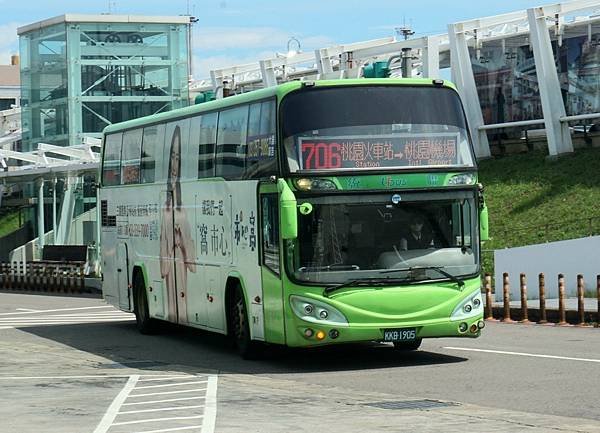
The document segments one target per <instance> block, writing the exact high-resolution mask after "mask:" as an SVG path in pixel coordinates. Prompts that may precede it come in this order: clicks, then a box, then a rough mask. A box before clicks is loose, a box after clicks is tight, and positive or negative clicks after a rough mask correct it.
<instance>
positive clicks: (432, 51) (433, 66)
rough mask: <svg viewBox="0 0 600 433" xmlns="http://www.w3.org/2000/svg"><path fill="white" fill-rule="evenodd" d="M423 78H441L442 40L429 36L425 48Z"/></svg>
mask: <svg viewBox="0 0 600 433" xmlns="http://www.w3.org/2000/svg"><path fill="white" fill-rule="evenodd" d="M422 76H423V78H432V79H436V78H440V39H439V38H438V37H436V36H428V37H427V42H426V44H425V48H423V73H422Z"/></svg>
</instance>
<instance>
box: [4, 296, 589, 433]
mask: <svg viewBox="0 0 600 433" xmlns="http://www.w3.org/2000/svg"><path fill="white" fill-rule="evenodd" d="M48 310H55V311H48ZM56 310H60V311H56ZM0 360H1V361H0V389H2V392H1V393H0V420H2V421H0V424H1V426H2V428H0V431H2V432H3V433H4V432H7V433H9V432H14V433H27V432H57V433H58V432H61V433H69V432H73V433H82V432H94V433H100V432H108V433H119V432H121V433H124V432H128V433H132V432H163V431H164V432H166V431H184V432H185V431H197V432H201V433H207V432H208V433H209V432H211V431H216V432H226V433H228V432H240V433H241V432H244V433H247V432H261V433H263V432H265V433H266V432H291V431H294V432H314V431H328V432H366V431H368V432H417V431H418V432H430V431H431V432H439V431H444V432H454V431H456V432H458V431H461V432H464V431H480V432H488V431H489V432H492V431H493V432H515V431H531V432H545V431H564V432H575V431H581V432H584V431H585V432H600V410H598V405H597V400H598V389H600V374H599V373H600V329H596V328H587V329H585V328H584V329H582V328H573V327H569V328H557V327H551V326H535V325H518V324H515V325H507V324H496V323H492V324H489V325H488V327H487V328H486V329H485V330H484V335H483V336H482V337H481V338H480V339H477V340H462V339H459V340H457V339H439V340H429V341H426V342H425V343H424V344H423V347H422V350H420V351H418V352H415V353H410V354H401V353H398V352H396V351H394V350H393V348H391V347H389V346H385V345H377V344H364V345H353V346H345V347H335V348H329V349H324V350H304V351H298V350H281V349H271V350H269V351H268V352H267V356H266V359H264V360H261V361H252V362H248V361H242V360H241V359H239V358H238V356H237V355H236V354H235V353H234V352H233V351H232V349H231V348H230V347H229V345H228V343H227V342H226V340H225V339H224V338H222V337H220V336H216V335H212V334H207V333H203V332H198V331H194V330H187V329H182V328H178V327H172V326H168V327H166V329H165V330H164V332H163V333H162V334H161V335H156V336H141V335H139V334H138V333H137V332H136V331H135V326H134V322H132V320H131V316H129V315H126V314H123V313H119V312H116V311H114V310H113V309H111V308H107V307H106V305H105V304H103V302H102V301H101V300H99V299H93V298H75V297H52V296H40V295H16V294H6V293H0ZM142 402H145V403H144V404H139V403H142ZM215 415H216V421H215Z"/></svg>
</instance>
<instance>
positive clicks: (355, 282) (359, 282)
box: [323, 277, 406, 296]
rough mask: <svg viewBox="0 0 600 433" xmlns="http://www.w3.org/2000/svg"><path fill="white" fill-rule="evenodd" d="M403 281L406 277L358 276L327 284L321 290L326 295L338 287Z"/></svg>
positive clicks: (379, 284)
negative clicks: (353, 278)
mask: <svg viewBox="0 0 600 433" xmlns="http://www.w3.org/2000/svg"><path fill="white" fill-rule="evenodd" d="M405 281H406V279H399V278H390V277H385V278H359V279H355V280H349V281H346V282H345V283H341V284H335V285H333V286H327V287H325V290H323V296H327V295H329V294H330V293H332V292H335V291H336V290H339V289H343V288H345V287H356V286H381V285H384V284H386V283H391V282H405Z"/></svg>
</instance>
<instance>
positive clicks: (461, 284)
mask: <svg viewBox="0 0 600 433" xmlns="http://www.w3.org/2000/svg"><path fill="white" fill-rule="evenodd" d="M430 269H431V270H434V271H437V272H439V273H440V274H442V275H443V276H444V277H446V278H448V279H449V280H451V281H452V282H454V283H456V284H457V285H458V288H459V289H460V290H462V288H463V287H464V285H465V282H464V281H463V280H461V279H460V278H458V277H457V276H455V275H452V274H451V273H450V272H446V271H445V270H444V269H443V268H441V267H439V266H411V267H410V268H399V269H389V270H387V271H381V272H380V274H391V273H394V272H412V271H419V270H423V271H428V270H430Z"/></svg>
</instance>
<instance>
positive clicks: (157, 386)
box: [135, 380, 208, 389]
mask: <svg viewBox="0 0 600 433" xmlns="http://www.w3.org/2000/svg"><path fill="white" fill-rule="evenodd" d="M207 382H208V381H207V380H200V381H198V382H180V383H166V384H163V385H148V386H138V387H136V388H135V389H148V388H166V387H169V386H184V385H197V384H199V383H207Z"/></svg>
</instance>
